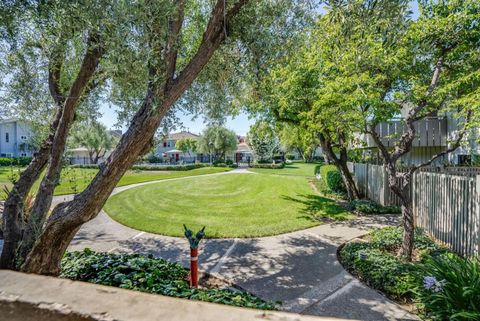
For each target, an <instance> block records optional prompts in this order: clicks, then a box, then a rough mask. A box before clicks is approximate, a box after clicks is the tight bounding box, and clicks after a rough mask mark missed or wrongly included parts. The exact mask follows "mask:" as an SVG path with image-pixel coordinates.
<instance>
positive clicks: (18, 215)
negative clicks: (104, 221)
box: [0, 108, 62, 269]
mask: <svg viewBox="0 0 480 321" xmlns="http://www.w3.org/2000/svg"><path fill="white" fill-rule="evenodd" d="M61 117H62V109H61V108H59V109H58V110H57V113H56V115H55V118H54V119H53V122H52V125H51V128H50V134H49V135H48V137H47V138H46V139H45V140H44V141H43V143H42V146H41V147H40V150H39V151H38V152H36V153H35V154H34V156H33V159H32V161H31V162H30V164H29V165H28V166H27V168H26V169H25V170H24V171H23V172H22V173H21V174H20V177H19V179H18V181H17V182H16V183H15V184H14V185H13V188H12V190H11V191H10V193H9V194H8V197H7V199H6V201H5V204H4V209H3V213H2V215H3V237H4V243H3V249H2V254H1V256H0V269H17V268H18V267H19V266H18V265H20V264H21V263H23V262H22V260H21V259H20V258H17V254H18V251H19V247H20V244H21V241H22V236H23V231H24V229H25V222H24V217H23V215H24V206H25V200H26V198H27V196H28V193H29V192H30V189H31V188H32V186H33V184H35V182H36V181H37V180H38V178H39V177H40V174H41V173H42V171H43V170H44V169H45V167H46V166H47V162H48V158H49V156H50V149H51V146H52V141H53V137H54V135H55V130H56V127H57V125H58V122H59V121H60V118H61Z"/></svg>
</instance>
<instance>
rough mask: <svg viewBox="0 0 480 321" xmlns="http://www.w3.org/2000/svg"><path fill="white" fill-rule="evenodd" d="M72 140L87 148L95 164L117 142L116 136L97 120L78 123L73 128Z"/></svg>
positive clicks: (75, 143)
mask: <svg viewBox="0 0 480 321" xmlns="http://www.w3.org/2000/svg"><path fill="white" fill-rule="evenodd" d="M71 141H72V142H71V143H72V145H73V146H75V147H85V148H86V149H87V151H88V155H89V157H90V162H91V163H93V164H97V163H98V161H99V159H100V158H102V157H104V156H105V154H106V153H107V152H108V151H110V150H111V149H112V148H113V147H114V146H115V144H116V138H115V137H114V136H113V135H111V134H110V133H109V132H108V130H107V128H106V127H105V126H104V125H103V124H101V123H98V122H96V121H92V122H88V123H86V124H80V125H78V126H77V127H76V128H75V129H74V130H73V133H72V139H71Z"/></svg>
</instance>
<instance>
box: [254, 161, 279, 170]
mask: <svg viewBox="0 0 480 321" xmlns="http://www.w3.org/2000/svg"><path fill="white" fill-rule="evenodd" d="M250 167H251V168H267V169H282V168H284V167H285V163H283V162H282V163H277V164H273V163H269V164H260V163H254V164H251V165H250Z"/></svg>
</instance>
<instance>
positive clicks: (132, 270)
mask: <svg viewBox="0 0 480 321" xmlns="http://www.w3.org/2000/svg"><path fill="white" fill-rule="evenodd" d="M61 277H64V278H68V279H72V280H80V281H86V282H91V283H96V284H102V285H109V286H116V287H120V288H124V289H130V290H137V291H142V292H147V293H154V294H162V295H168V296H173V297H178V298H185V299H192V300H200V301H207V302H215V303H223V304H228V305H234V306H241V307H249V308H256V309H263V310H273V309H275V305H274V304H273V303H271V302H266V301H263V300H261V299H260V298H257V297H255V296H253V295H251V294H249V293H245V292H239V291H232V290H230V289H226V288H225V289H221V288H220V289H190V287H189V283H188V271H187V270H185V269H184V268H183V267H182V266H181V265H179V264H177V263H171V262H168V261H166V260H163V259H158V258H154V257H153V256H141V255H138V254H111V253H96V252H93V251H91V250H89V249H85V250H84V251H83V252H67V253H66V254H65V256H64V258H63V260H62V272H61Z"/></svg>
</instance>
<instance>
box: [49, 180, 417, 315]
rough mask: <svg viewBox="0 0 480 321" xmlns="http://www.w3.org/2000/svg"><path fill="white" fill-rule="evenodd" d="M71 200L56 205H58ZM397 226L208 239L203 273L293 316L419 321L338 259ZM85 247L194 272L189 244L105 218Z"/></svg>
mask: <svg viewBox="0 0 480 321" xmlns="http://www.w3.org/2000/svg"><path fill="white" fill-rule="evenodd" d="M232 172H237V171H232ZM228 173H231V172H228ZM228 173H224V174H228ZM211 175H222V174H211ZM179 179H187V178H179ZM164 181H168V180H163V181H155V182H145V183H139V184H134V185H128V186H122V187H119V188H116V189H115V191H114V193H118V192H120V191H123V190H126V189H130V188H134V187H137V186H140V185H145V184H152V183H158V182H164ZM65 198H66V197H65V196H59V197H56V198H55V202H59V201H63V200H64V199H65ZM396 221H397V216H388V215H387V216H372V217H362V218H358V219H355V220H352V221H347V222H339V223H331V224H324V225H320V226H316V227H313V228H309V229H306V230H302V231H297V232H292V233H287V234H282V235H278V236H270V237H261V238H251V239H208V240H205V241H204V242H203V243H202V245H201V247H200V268H201V269H202V270H204V271H207V272H210V273H213V274H218V275H220V276H222V277H224V278H226V279H229V280H231V281H233V282H234V283H236V284H238V285H239V286H241V287H242V288H244V289H246V290H247V291H249V292H251V293H253V294H255V295H257V296H259V297H261V298H264V299H267V300H273V301H282V303H283V304H282V309H283V310H285V311H290V312H297V313H302V314H311V315H320V316H331V317H338V318H347V319H349V318H351V319H359V320H372V321H373V320H375V321H377V320H418V318H416V317H415V316H413V315H411V314H409V313H407V312H406V311H405V310H403V309H401V308H400V307H399V306H398V305H397V304H395V303H393V302H391V301H390V300H388V299H387V298H386V297H384V296H383V295H381V294H380V293H378V292H376V291H374V290H372V289H370V288H368V287H366V286H365V285H363V284H362V283H360V282H359V281H358V280H356V279H355V278H353V277H352V276H350V275H349V274H348V273H347V272H346V271H345V270H344V269H343V267H342V266H341V264H340V263H339V262H338V260H337V256H336V252H337V248H338V246H339V245H340V244H342V243H344V242H346V241H348V240H350V239H352V238H355V237H358V236H360V235H363V234H365V233H366V232H367V231H368V230H370V229H372V228H374V227H380V226H385V225H391V224H396ZM85 247H89V248H91V249H93V250H96V251H107V252H118V253H142V254H153V255H154V256H157V257H162V258H165V259H167V260H170V261H175V262H180V263H181V264H183V265H184V266H188V264H189V261H188V260H189V247H188V243H187V241H186V240H185V239H183V238H176V237H168V236H161V235H156V234H151V233H146V232H141V231H137V230H134V229H131V228H129V227H126V226H124V225H121V224H119V223H117V222H115V221H114V220H112V219H111V218H110V217H109V216H108V215H107V214H106V213H105V212H103V211H102V212H101V213H100V214H99V215H98V216H97V217H96V218H95V219H94V220H92V221H90V222H88V223H86V224H85V225H84V226H83V227H82V228H81V229H80V231H79V232H78V233H77V235H76V237H75V238H74V240H73V241H72V243H71V245H70V250H82V249H83V248H85Z"/></svg>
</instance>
